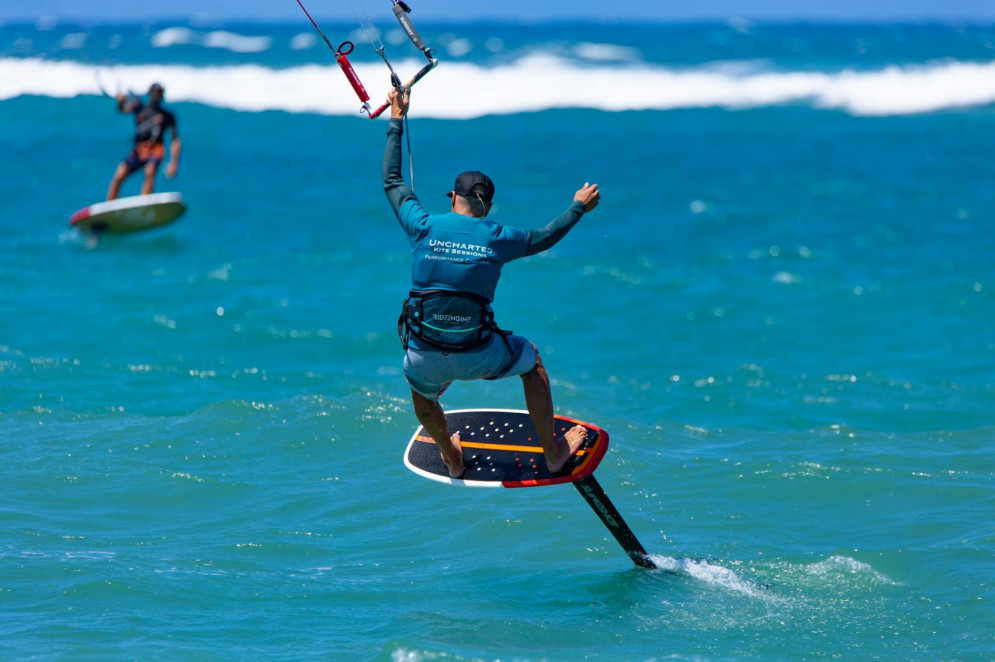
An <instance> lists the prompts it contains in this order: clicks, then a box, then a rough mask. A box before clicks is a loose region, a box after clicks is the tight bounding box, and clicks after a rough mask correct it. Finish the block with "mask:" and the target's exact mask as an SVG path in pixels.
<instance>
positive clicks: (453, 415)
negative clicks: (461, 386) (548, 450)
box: [404, 409, 656, 568]
mask: <svg viewBox="0 0 995 662" xmlns="http://www.w3.org/2000/svg"><path fill="white" fill-rule="evenodd" d="M446 422H447V423H448V425H449V432H450V433H455V432H459V435H460V443H461V445H462V447H463V465H464V467H465V472H464V473H463V476H461V477H460V478H450V476H449V471H448V470H447V469H446V465H445V464H443V463H442V456H441V455H440V453H439V449H438V447H437V446H436V444H435V441H434V440H433V439H432V437H431V436H430V435H429V434H428V433H427V432H426V431H425V429H424V428H423V427H419V428H418V429H417V430H416V431H415V433H414V435H413V436H412V437H411V441H409V442H408V447H407V449H406V450H405V452H404V464H405V466H407V467H408V468H409V469H411V470H412V471H413V472H415V473H416V474H418V475H419V476H423V477H425V478H428V479H430V480H435V481H439V482H440V483H449V484H451V485H464V486H468V487H538V486H541V485H557V484H561V483H573V485H574V487H576V488H577V491H578V492H580V494H581V496H583V497H584V499H585V500H586V501H587V503H588V505H590V506H591V508H592V509H593V510H594V512H595V514H597V516H598V517H600V518H601V521H602V522H603V523H604V525H605V526H606V527H608V530H609V531H610V532H611V534H612V535H613V536H614V537H615V539H616V540H617V541H618V543H619V544H620V545H621V546H622V549H624V550H625V551H626V553H627V554H628V555H629V558H631V559H632V561H633V562H634V563H635V564H636V565H639V566H642V567H644V568H656V565H655V564H654V563H653V561H652V560H650V558H649V556H648V555H647V554H646V550H645V549H643V546H642V545H641V544H640V543H639V541H638V540H637V539H636V536H635V535H634V534H633V533H632V530H631V529H629V526H628V525H627V524H626V523H625V520H623V519H622V516H621V515H620V514H619V512H618V510H616V509H615V506H614V504H612V502H611V501H610V500H609V499H608V496H607V495H606V494H605V493H604V490H602V489H601V485H599V484H598V481H597V480H595V478H594V470H595V469H596V468H597V466H598V464H599V463H600V462H601V459H602V458H603V457H604V456H605V453H606V452H607V451H608V433H607V432H606V431H605V430H602V429H601V428H599V427H598V426H596V425H592V424H591V423H585V422H583V421H578V420H575V419H573V418H568V417H566V416H556V417H555V420H554V434H555V435H556V436H561V435H563V433H565V432H566V431H567V430H569V429H570V428H572V427H573V426H574V425H582V426H584V428H585V429H586V430H587V438H586V439H585V440H584V443H583V444H581V447H580V448H579V449H578V450H577V452H576V453H574V456H573V457H571V458H570V460H569V461H567V464H566V466H565V467H564V468H563V469H562V470H560V471H558V472H557V473H555V474H552V473H550V472H549V470H548V469H547V468H546V461H545V459H544V457H543V453H542V446H541V445H540V443H539V438H538V436H537V435H536V431H535V426H534V425H533V423H532V417H531V416H529V413H528V412H527V411H519V410H513V409H460V410H453V411H449V412H446Z"/></svg>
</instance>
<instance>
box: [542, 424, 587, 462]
mask: <svg viewBox="0 0 995 662" xmlns="http://www.w3.org/2000/svg"><path fill="white" fill-rule="evenodd" d="M585 439H587V429H586V428H585V427H584V426H583V425H575V426H573V427H572V428H570V429H569V430H567V431H566V432H565V433H564V434H563V436H562V437H558V438H557V439H556V442H555V444H556V457H554V458H549V457H547V458H546V468H548V469H549V472H550V473H554V474H555V473H556V472H557V471H559V470H560V469H562V468H563V467H564V465H566V463H567V462H568V461H569V460H570V458H571V457H572V456H573V454H574V453H576V452H577V449H578V448H580V447H581V446H582V445H583V444H584V440H585Z"/></svg>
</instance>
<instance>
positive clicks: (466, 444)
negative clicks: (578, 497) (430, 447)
mask: <svg viewBox="0 0 995 662" xmlns="http://www.w3.org/2000/svg"><path fill="white" fill-rule="evenodd" d="M416 439H417V440H418V441H423V442H425V443H426V444H434V443H435V439H432V437H427V436H425V435H418V436H417V437H416ZM460 445H461V446H462V447H463V448H481V449H483V450H489V451H518V452H519V453H539V454H541V453H542V446H509V445H507V444H485V443H482V442H479V441H468V440H462V441H461V442H460ZM588 452H589V449H587V448H581V449H578V450H577V452H576V453H574V455H587V454H588Z"/></svg>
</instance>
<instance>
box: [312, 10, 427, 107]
mask: <svg viewBox="0 0 995 662" xmlns="http://www.w3.org/2000/svg"><path fill="white" fill-rule="evenodd" d="M393 2H394V8H393V9H394V16H396V17H397V21H398V22H399V23H400V24H401V28H402V29H403V30H404V34H406V35H408V39H410V40H411V43H413V44H414V45H415V47H416V48H417V49H418V50H420V51H421V52H422V53H424V54H425V58H426V59H428V64H426V65H425V66H424V67H422V68H421V70H420V71H419V72H418V73H416V74H415V75H414V76H413V77H412V78H411V80H409V81H408V82H407V83H406V84H401V79H400V78H399V77H398V75H397V74H396V73H395V72H394V67H393V66H391V64H390V60H388V59H387V53H386V50H385V49H384V45H383V42H382V41H380V39H379V38H377V41H378V42H379V45H378V44H376V43H374V42H373V36H372V35H371V34H370V30H369V29H367V26H365V25H363V21H362V20H361V19H360V27H362V28H363V31H364V32H366V37H367V39H369V40H370V45H372V46H373V50H375V51H376V52H377V55H379V56H380V57H381V59H383V61H384V64H386V65H387V68H388V69H389V70H390V82H391V85H393V86H394V87H395V88H396V89H398V90H407V89H410V88H411V86H412V85H414V84H415V83H417V82H418V81H420V80H421V79H422V78H424V77H425V74H427V73H428V72H429V71H431V70H432V69H434V68H435V65H437V64H438V63H439V61H438V60H436V59H435V57H434V55H435V53H434V51H433V50H432V49H430V48H428V47H427V46H425V41H424V40H423V39H422V38H421V35H419V34H418V30H416V29H415V26H414V25H412V23H411V19H410V18H408V14H410V13H411V8H410V7H409V6H408V5H407V4H406V3H405V2H403V0H393ZM297 4H298V5H300V7H301V10H302V11H303V12H304V15H305V16H307V18H308V20H309V21H311V25H313V26H314V29H315V30H317V31H318V34H319V35H321V38H322V39H324V40H325V44H327V45H328V48H329V49H330V50H331V51H332V52H333V53H335V61H336V62H338V63H339V67H340V68H341V69H342V73H344V74H345V77H346V78H347V79H348V80H349V84H350V85H352V89H353V91H354V92H356V96H357V97H359V100H360V101H361V102H362V104H363V107H362V108H361V109H360V112H364V113H367V114H368V115H369V117H370V119H371V120H372V119H376V118H377V117H379V116H380V115H381V113H383V112H384V111H385V110H387V109H388V108H390V103H384V104H383V105H382V106H380V107H379V108H377V109H376V110H372V109H371V107H370V95H369V94H368V93H367V92H366V88H365V87H364V86H363V82H362V81H361V80H359V75H358V74H356V70H355V69H353V68H352V64H351V63H350V62H349V58H347V57H346V56H347V55H349V54H350V53H352V51H353V49H354V48H355V45H354V44H353V43H352V42H351V41H344V42H342V43H341V44H339V47H338V48H335V47H334V46H332V42H330V41H329V40H328V37H326V36H325V33H324V32H322V31H321V28H319V27H318V24H317V23H315V21H314V19H313V18H311V14H309V13H308V11H307V9H305V7H304V4H303V3H302V2H301V0H297ZM354 11H355V10H354ZM357 18H358V15H357ZM367 22H369V15H367ZM370 28H372V25H371V26H370Z"/></svg>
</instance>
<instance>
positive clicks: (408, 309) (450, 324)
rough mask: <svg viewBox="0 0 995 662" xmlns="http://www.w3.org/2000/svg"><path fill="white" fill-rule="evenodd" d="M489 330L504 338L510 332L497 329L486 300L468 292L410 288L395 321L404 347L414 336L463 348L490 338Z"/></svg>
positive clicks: (441, 346)
mask: <svg viewBox="0 0 995 662" xmlns="http://www.w3.org/2000/svg"><path fill="white" fill-rule="evenodd" d="M492 333H499V334H501V336H502V339H504V336H507V335H509V334H510V333H511V332H510V331H502V330H501V329H499V328H498V326H497V324H495V323H494V311H493V310H491V305H490V303H489V302H488V301H487V299H485V298H484V297H482V296H480V295H477V294H473V293H472V292H450V291H447V290H411V292H410V293H409V295H408V298H407V299H405V300H404V306H403V307H402V309H401V316H400V317H399V318H398V320H397V335H398V336H399V337H400V338H401V344H402V345H403V346H404V349H405V350H407V349H408V339H409V338H410V337H411V336H414V337H415V338H418V339H419V340H421V341H423V342H425V343H427V344H429V345H432V346H434V347H438V348H439V349H444V350H449V351H456V352H459V351H467V350H470V349H474V348H476V347H480V346H481V345H483V344H484V343H485V342H487V341H488V340H490V338H491V334H492ZM505 342H507V340H505ZM509 349H510V348H509Z"/></svg>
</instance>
